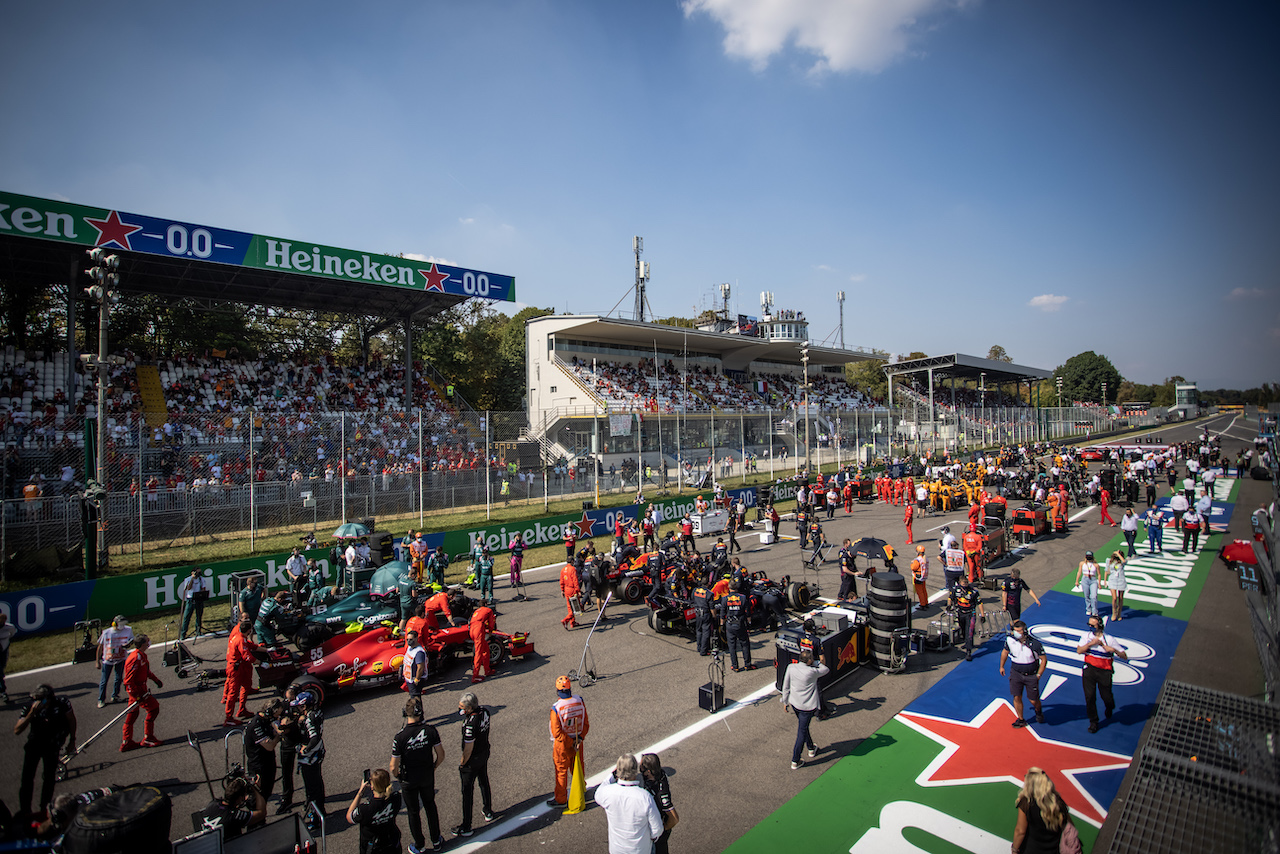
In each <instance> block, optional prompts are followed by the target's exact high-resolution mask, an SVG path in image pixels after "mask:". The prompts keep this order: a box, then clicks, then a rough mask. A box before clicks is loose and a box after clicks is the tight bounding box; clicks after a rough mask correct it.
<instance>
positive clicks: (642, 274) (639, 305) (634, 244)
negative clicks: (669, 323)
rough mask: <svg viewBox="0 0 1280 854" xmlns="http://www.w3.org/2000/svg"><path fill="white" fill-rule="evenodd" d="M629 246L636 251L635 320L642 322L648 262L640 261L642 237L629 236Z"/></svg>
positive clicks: (647, 279)
mask: <svg viewBox="0 0 1280 854" xmlns="http://www.w3.org/2000/svg"><path fill="white" fill-rule="evenodd" d="M631 248H632V249H633V250H635V253H636V320H639V321H640V322H641V323H643V322H644V305H645V298H644V286H645V284H646V283H647V282H648V281H649V262H648V261H641V260H640V254H641V253H642V252H644V238H643V237H633V238H631Z"/></svg>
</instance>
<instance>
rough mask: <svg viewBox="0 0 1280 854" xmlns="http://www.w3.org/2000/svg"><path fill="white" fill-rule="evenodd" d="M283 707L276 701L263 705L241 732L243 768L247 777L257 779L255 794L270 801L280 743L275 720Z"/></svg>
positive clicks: (282, 703)
mask: <svg viewBox="0 0 1280 854" xmlns="http://www.w3.org/2000/svg"><path fill="white" fill-rule="evenodd" d="M285 708H286V706H285V702H284V700H281V699H279V698H276V699H274V700H271V701H269V702H267V703H264V704H263V705H262V707H261V708H260V709H258V712H257V714H255V715H254V716H253V719H252V720H250V721H249V724H248V726H246V727H245V731H244V750H245V768H246V769H247V770H248V771H249V774H250V776H253V775H256V776H257V778H258V791H260V792H262V797H263V798H266V799H270V798H271V791H272V789H274V788H275V785H276V745H277V744H279V743H280V729H279V727H277V726H276V720H277V719H278V718H279V717H280V716H281V715H283V714H284V710H285ZM290 770H292V769H290Z"/></svg>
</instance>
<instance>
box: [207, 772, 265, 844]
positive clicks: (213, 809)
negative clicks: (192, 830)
mask: <svg viewBox="0 0 1280 854" xmlns="http://www.w3.org/2000/svg"><path fill="white" fill-rule="evenodd" d="M266 821H267V799H266V798H264V797H263V796H262V792H260V791H259V790H258V786H257V784H256V782H255V781H254V779H253V778H252V777H249V776H246V774H245V772H244V770H243V769H241V768H240V766H239V765H233V766H232V768H231V773H230V774H228V775H227V776H226V779H224V780H223V781H222V797H221V798H218V799H217V800H213V801H209V805H208V806H207V807H205V808H204V809H203V810H201V812H200V825H201V826H202V827H203V828H204V829H206V830H209V829H212V828H215V827H221V828H222V838H223V839H234V838H235V837H237V836H239V835H240V834H242V833H244V832H245V831H246V830H252V829H253V828H255V827H258V826H260V825H262V824H265V823H266Z"/></svg>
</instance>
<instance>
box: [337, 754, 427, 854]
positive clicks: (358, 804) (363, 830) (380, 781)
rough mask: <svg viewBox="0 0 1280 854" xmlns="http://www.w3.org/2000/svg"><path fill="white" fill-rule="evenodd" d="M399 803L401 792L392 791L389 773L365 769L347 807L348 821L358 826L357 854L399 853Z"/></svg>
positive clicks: (377, 769) (380, 769)
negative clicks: (361, 779) (397, 820)
mask: <svg viewBox="0 0 1280 854" xmlns="http://www.w3.org/2000/svg"><path fill="white" fill-rule="evenodd" d="M400 802H401V797H400V793H399V792H393V791H391V775H390V774H388V773H387V772H386V771H385V770H383V769H382V768H374V769H373V770H372V771H368V770H366V771H365V772H364V782H362V783H361V784H360V788H359V789H358V790H357V791H356V796H355V797H354V798H352V799H351V806H349V807H347V821H349V822H351V823H352V824H358V825H359V826H360V854H398V852H399V851H400V825H398V824H396V816H397V815H399V813H400ZM409 850H410V851H412V850H414V848H413V846H410V848H409Z"/></svg>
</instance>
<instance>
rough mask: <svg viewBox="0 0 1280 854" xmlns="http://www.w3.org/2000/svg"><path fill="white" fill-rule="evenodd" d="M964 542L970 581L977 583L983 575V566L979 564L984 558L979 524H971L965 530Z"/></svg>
mask: <svg viewBox="0 0 1280 854" xmlns="http://www.w3.org/2000/svg"><path fill="white" fill-rule="evenodd" d="M962 542H963V544H964V560H965V563H966V564H968V566H969V583H970V584H976V583H977V582H978V579H979V578H980V577H981V575H982V568H981V567H980V566H979V563H980V561H981V560H982V546H983V542H982V535H981V534H979V533H978V529H977V526H975V525H970V526H969V530H968V531H966V532H965V535H964V538H963V539H962Z"/></svg>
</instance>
